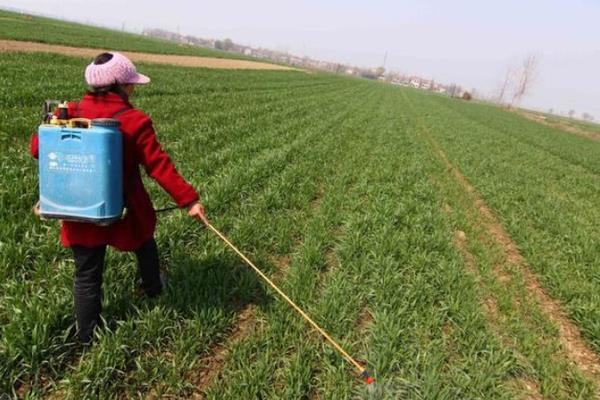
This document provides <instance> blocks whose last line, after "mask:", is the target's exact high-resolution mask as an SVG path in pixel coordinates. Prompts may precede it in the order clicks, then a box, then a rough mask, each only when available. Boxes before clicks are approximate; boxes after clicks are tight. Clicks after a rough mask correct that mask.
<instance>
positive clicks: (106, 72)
mask: <svg viewBox="0 0 600 400" xmlns="http://www.w3.org/2000/svg"><path fill="white" fill-rule="evenodd" d="M108 54H111V55H112V58H111V59H110V60H108V61H107V62H105V63H104V64H94V62H92V63H91V64H90V65H88V66H87V67H86V69H85V80H86V82H87V84H88V85H90V86H91V87H102V86H110V85H112V84H115V83H117V84H128V83H133V84H138V85H143V84H146V83H148V82H150V78H148V77H147V76H146V75H142V74H140V73H138V72H137V70H136V69H135V65H133V63H132V62H131V61H130V60H129V59H128V58H127V57H125V56H124V55H123V54H121V53H116V52H115V53H113V52H111V53H108Z"/></svg>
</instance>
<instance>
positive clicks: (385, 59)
mask: <svg viewBox="0 0 600 400" xmlns="http://www.w3.org/2000/svg"><path fill="white" fill-rule="evenodd" d="M387 53H388V52H387V50H386V51H385V55H384V56H383V68H385V63H386V62H387Z"/></svg>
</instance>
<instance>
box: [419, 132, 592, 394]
mask: <svg viewBox="0 0 600 400" xmlns="http://www.w3.org/2000/svg"><path fill="white" fill-rule="evenodd" d="M417 125H418V126H419V128H420V129H419V130H420V132H421V134H422V136H423V137H424V139H425V140H426V141H427V142H428V143H429V144H430V145H431V147H432V148H433V149H434V151H435V153H436V155H437V157H438V158H439V159H440V160H441V161H442V163H443V164H444V166H445V167H446V168H447V169H448V171H450V172H452V174H453V176H454V178H455V179H456V181H457V182H458V183H459V185H460V186H461V187H462V189H463V190H464V191H465V192H466V193H468V194H469V196H470V197H471V199H473V203H474V206H475V208H476V209H477V210H478V211H479V213H480V214H481V216H482V217H483V221H484V224H485V227H484V228H485V230H486V231H487V233H488V234H489V236H490V238H492V239H493V241H494V242H495V243H497V244H498V245H499V246H500V248H501V249H502V252H503V253H504V256H505V257H506V263H507V264H509V265H511V266H513V267H515V268H516V270H517V271H519V272H520V273H521V274H522V276H523V279H524V285H525V288H526V289H527V291H528V293H529V294H530V295H531V296H532V298H533V299H535V301H536V302H537V304H538V305H539V307H540V309H541V311H542V312H543V314H544V315H545V316H546V317H547V318H548V319H549V320H550V321H552V323H554V324H555V326H556V327H557V328H558V339H559V341H560V343H561V346H562V348H563V350H564V354H565V355H566V357H568V359H569V360H570V361H571V363H572V364H573V365H575V366H576V368H578V369H579V370H580V371H582V372H583V374H584V375H585V376H586V377H587V378H588V379H590V380H591V381H592V382H593V383H594V385H595V386H596V398H600V392H599V390H600V357H599V356H598V354H597V353H596V352H595V351H594V350H593V349H592V348H591V347H590V346H589V345H588V343H587V342H586V341H585V340H584V338H583V336H582V333H581V330H580V329H579V327H578V326H577V325H576V324H575V323H574V322H573V321H572V320H571V319H570V318H569V317H568V316H567V314H566V312H565V311H564V309H563V306H562V304H561V303H560V301H559V300H557V299H554V298H552V297H551V296H550V295H549V294H548V293H547V292H546V290H545V289H544V287H543V286H542V284H541V283H540V281H539V279H538V277H537V275H536V274H535V273H534V272H533V271H532V270H531V268H530V267H529V266H528V265H527V262H526V261H525V259H524V257H523V256H522V254H521V253H520V251H519V249H518V247H517V245H516V243H515V242H514V241H513V239H512V238H511V237H510V235H509V234H508V232H507V231H506V229H505V228H504V226H503V225H502V224H501V223H500V221H499V220H498V218H497V217H496V215H495V214H494V212H493V211H492V210H491V208H490V207H489V206H488V205H487V204H486V202H485V201H484V200H483V198H482V197H481V195H480V194H479V193H477V191H476V189H475V188H474V187H473V185H471V183H470V182H469V181H468V180H467V178H466V177H465V176H464V175H463V174H462V172H461V171H460V170H459V169H458V168H457V167H456V166H454V164H452V162H451V161H450V159H449V158H448V156H447V155H446V153H445V152H444V150H443V149H442V147H441V146H440V144H439V143H438V142H437V141H436V140H435V139H434V138H433V136H432V135H431V133H430V132H429V131H428V130H427V128H426V126H425V124H424V123H423V122H422V121H420V120H418V121H417ZM494 274H495V275H496V278H497V279H498V280H499V281H501V282H505V281H507V280H508V279H510V277H509V273H508V272H507V271H506V270H505V268H504V266H502V265H497V266H496V267H495V268H494Z"/></svg>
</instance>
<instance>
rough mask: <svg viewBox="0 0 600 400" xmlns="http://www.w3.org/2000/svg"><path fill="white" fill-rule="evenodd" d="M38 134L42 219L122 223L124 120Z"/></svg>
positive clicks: (75, 123)
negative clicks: (120, 122) (117, 221)
mask: <svg viewBox="0 0 600 400" xmlns="http://www.w3.org/2000/svg"><path fill="white" fill-rule="evenodd" d="M38 135H39V182H40V213H41V216H42V217H45V218H58V219H63V220H69V221H79V222H89V223H94V224H98V225H108V224H110V223H112V222H114V221H116V220H118V219H119V218H121V216H122V214H123V210H124V199H123V138H122V135H121V132H120V131H119V121H117V120H115V119H110V118H101V119H93V120H87V119H83V118H76V119H71V120H67V121H63V123H56V122H55V123H53V124H42V125H40V127H39V130H38Z"/></svg>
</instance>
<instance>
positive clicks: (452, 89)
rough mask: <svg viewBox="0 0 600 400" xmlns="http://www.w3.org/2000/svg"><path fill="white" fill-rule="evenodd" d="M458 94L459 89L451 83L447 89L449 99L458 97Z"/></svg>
mask: <svg viewBox="0 0 600 400" xmlns="http://www.w3.org/2000/svg"><path fill="white" fill-rule="evenodd" d="M459 92H460V88H459V87H458V85H457V84H456V83H453V84H451V85H450V86H449V87H448V94H449V95H450V97H455V96H456V95H458V93H459Z"/></svg>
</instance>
